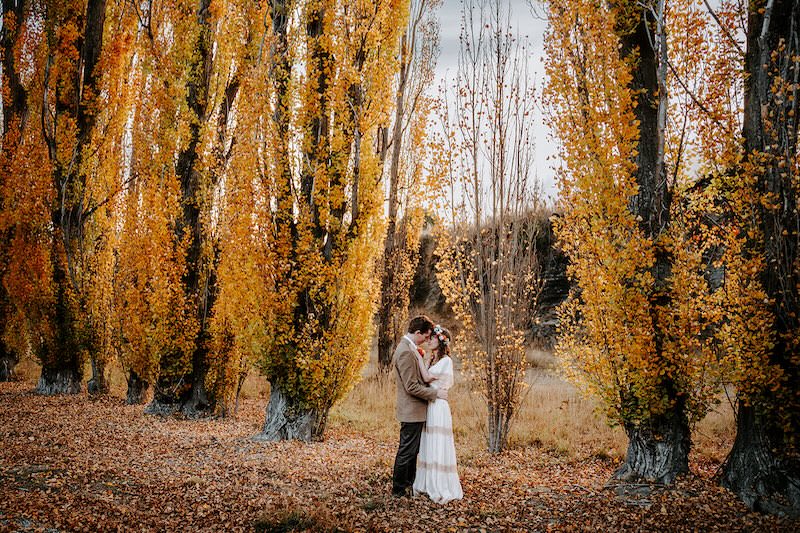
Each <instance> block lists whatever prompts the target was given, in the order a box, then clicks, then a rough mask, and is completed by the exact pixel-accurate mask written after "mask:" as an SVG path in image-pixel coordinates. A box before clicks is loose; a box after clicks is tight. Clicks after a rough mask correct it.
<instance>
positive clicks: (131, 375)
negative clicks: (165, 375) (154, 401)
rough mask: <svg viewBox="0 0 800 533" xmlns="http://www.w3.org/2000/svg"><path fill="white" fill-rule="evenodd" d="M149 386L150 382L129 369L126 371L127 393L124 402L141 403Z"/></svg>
mask: <svg viewBox="0 0 800 533" xmlns="http://www.w3.org/2000/svg"><path fill="white" fill-rule="evenodd" d="M149 388H150V384H149V383H147V381H145V380H143V379H142V378H140V377H139V375H138V374H137V373H136V372H134V371H132V370H131V371H130V372H128V393H127V395H126V397H125V403H127V404H128V405H140V404H143V403H144V402H145V396H146V395H147V389H149Z"/></svg>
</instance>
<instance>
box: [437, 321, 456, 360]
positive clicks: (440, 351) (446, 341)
mask: <svg viewBox="0 0 800 533" xmlns="http://www.w3.org/2000/svg"><path fill="white" fill-rule="evenodd" d="M433 335H434V336H435V337H436V338H437V340H438V341H439V346H438V347H437V348H436V349H435V350H434V351H435V352H436V359H441V358H442V357H444V356H445V355H450V340H451V339H452V338H453V337H452V335H450V332H449V331H448V330H447V329H445V328H443V327H442V326H438V325H437V326H435V327H434V328H433Z"/></svg>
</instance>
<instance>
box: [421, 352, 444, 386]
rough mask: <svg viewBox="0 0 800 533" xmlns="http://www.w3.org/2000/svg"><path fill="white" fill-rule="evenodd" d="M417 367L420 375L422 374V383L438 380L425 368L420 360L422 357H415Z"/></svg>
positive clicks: (423, 362)
mask: <svg viewBox="0 0 800 533" xmlns="http://www.w3.org/2000/svg"><path fill="white" fill-rule="evenodd" d="M417 366H419V371H420V374H422V381H424V382H425V383H430V382H431V381H433V380H434V379H439V378H437V377H436V376H434V375H433V374H431V373H430V372H428V369H427V368H426V367H425V361H423V360H422V357H417Z"/></svg>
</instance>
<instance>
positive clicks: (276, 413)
mask: <svg viewBox="0 0 800 533" xmlns="http://www.w3.org/2000/svg"><path fill="white" fill-rule="evenodd" d="M327 418H328V413H327V412H323V411H321V410H318V409H309V408H308V407H305V406H303V405H300V404H299V403H298V402H297V401H295V400H292V397H291V395H288V394H286V393H284V392H283V391H281V390H280V389H279V388H278V387H273V388H272V390H271V392H270V395H269V403H268V404H267V413H266V421H265V422H264V428H263V429H262V430H261V433H259V434H257V435H256V436H255V437H253V438H254V439H256V440H260V441H282V440H300V441H303V442H312V441H319V440H322V435H323V432H324V429H325V423H326V421H327Z"/></svg>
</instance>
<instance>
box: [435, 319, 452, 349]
mask: <svg viewBox="0 0 800 533" xmlns="http://www.w3.org/2000/svg"><path fill="white" fill-rule="evenodd" d="M433 334H434V335H435V336H436V338H437V339H438V340H439V342H440V343H441V344H444V345H445V346H447V345H448V344H450V339H448V338H447V335H445V334H444V329H442V326H440V325H439V324H436V325H435V326H433Z"/></svg>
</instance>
